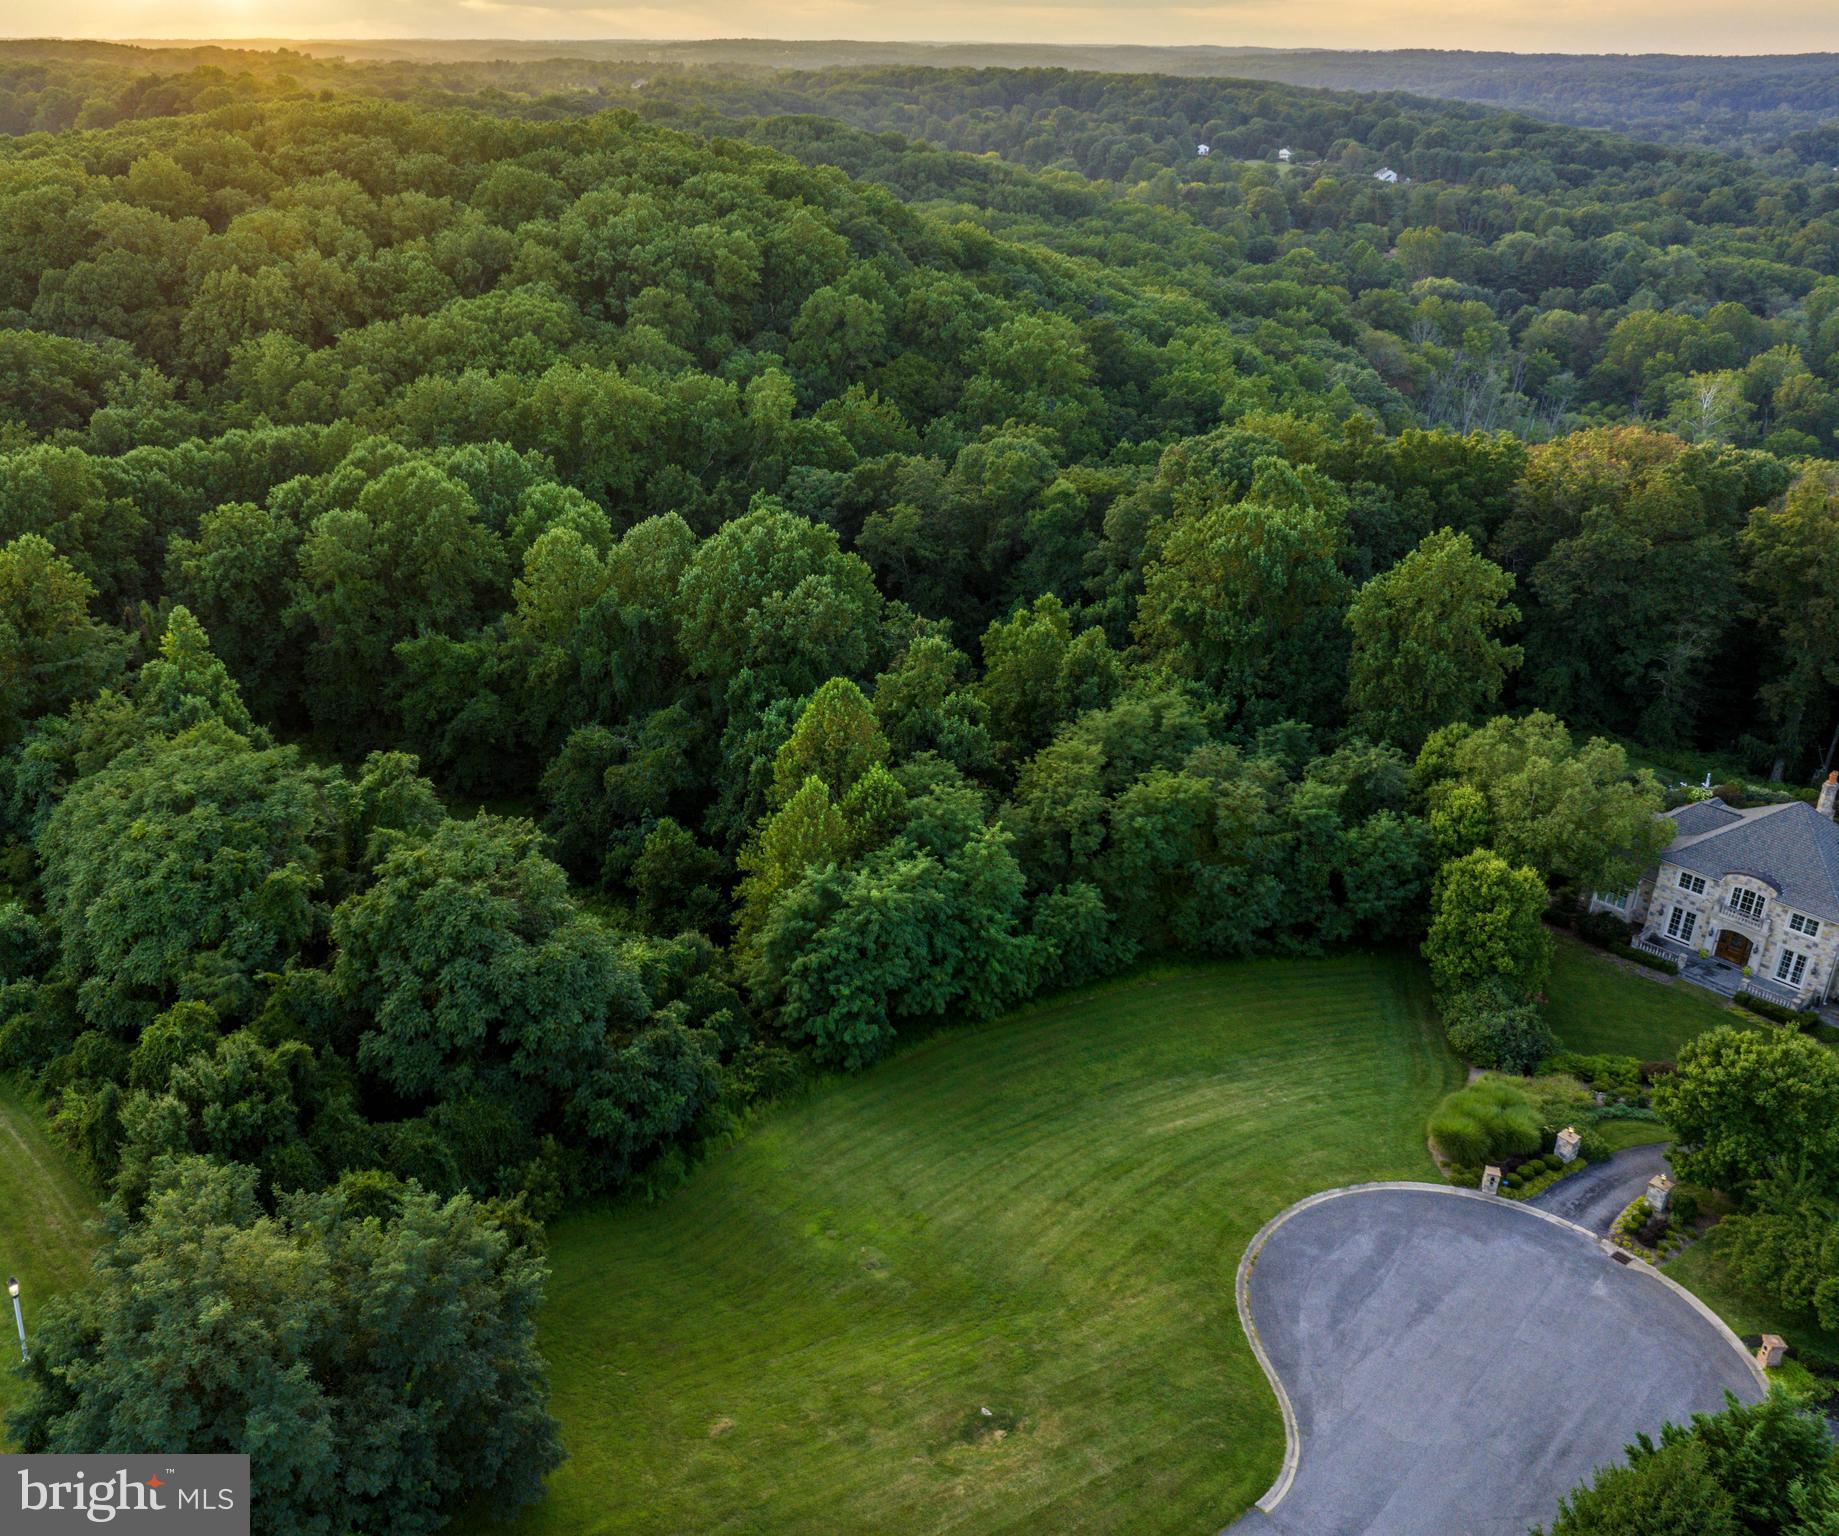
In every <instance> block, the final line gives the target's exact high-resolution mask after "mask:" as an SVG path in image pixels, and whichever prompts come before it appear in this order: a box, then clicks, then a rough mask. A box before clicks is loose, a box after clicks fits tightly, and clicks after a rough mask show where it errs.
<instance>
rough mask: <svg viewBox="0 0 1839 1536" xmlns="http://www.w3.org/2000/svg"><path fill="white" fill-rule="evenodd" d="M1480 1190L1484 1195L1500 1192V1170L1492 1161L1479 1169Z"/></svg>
mask: <svg viewBox="0 0 1839 1536" xmlns="http://www.w3.org/2000/svg"><path fill="white" fill-rule="evenodd" d="M1481 1192H1482V1193H1483V1194H1484V1195H1498V1194H1499V1193H1500V1192H1501V1171H1500V1169H1498V1168H1496V1167H1495V1166H1494V1164H1492V1163H1489V1164H1488V1166H1487V1167H1486V1168H1484V1169H1482V1171H1481Z"/></svg>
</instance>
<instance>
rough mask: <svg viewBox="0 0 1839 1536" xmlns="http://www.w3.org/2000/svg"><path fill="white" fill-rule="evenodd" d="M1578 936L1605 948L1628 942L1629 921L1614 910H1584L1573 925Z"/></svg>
mask: <svg viewBox="0 0 1839 1536" xmlns="http://www.w3.org/2000/svg"><path fill="white" fill-rule="evenodd" d="M1572 929H1573V931H1574V932H1575V933H1576V934H1577V936H1578V938H1580V939H1583V940H1584V941H1585V942H1587V943H1590V944H1596V945H1598V946H1600V947H1602V948H1604V949H1613V948H1616V947H1617V946H1619V945H1623V944H1626V943H1627V942H1628V923H1627V922H1626V920H1624V919H1623V918H1619V917H1617V916H1616V915H1615V914H1614V913H1613V912H1584V913H1581V914H1580V915H1579V916H1578V919H1577V921H1576V922H1575V923H1574V924H1573V925H1572Z"/></svg>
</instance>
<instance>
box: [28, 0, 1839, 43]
mask: <svg viewBox="0 0 1839 1536" xmlns="http://www.w3.org/2000/svg"><path fill="white" fill-rule="evenodd" d="M0 28H4V30H5V31H6V32H7V33H9V34H11V35H13V36H48V35H51V36H63V37H80V36H89V37H185V38H198V37H224V38H235V37H269V38H274V37H298V38H316V39H323V38H336V37H354V38H360V37H361V38H383V37H502V38H512V37H524V38H697V37H779V38H793V39H797V38H860V39H864V40H870V41H894V40H900V39H911V40H914V41H923V42H967V41H989V42H1032V43H1152V44H1182V43H1214V44H1228V45H1231V44H1252V45H1262V46H1272V47H1318V48H1509V49H1518V50H1522V51H1556V52H1565V53H1597V52H1617V53H1619V52H1693V53H1779V52H1809V51H1823V50H1828V49H1839V6H1835V4H1834V0H1765V3H1761V4H1757V5H1750V6H1742V5H1733V4H1731V3H1730V0H1610V3H1607V4H1605V3H1604V0H1469V3H1466V4H1463V3H1457V0H1218V3H1210V4H1201V3H1185V4H1169V3H1161V0H1074V3H1070V4H1047V3H1042V0H976V3H970V0H947V3H942V4H908V5H898V4H881V3H874V0H689V3H687V4H684V5H671V4H668V3H664V4H660V3H652V4H638V5H623V4H616V3H615V4H609V3H606V0H369V3H364V0H151V3H147V0H12V3H11V4H9V5H8V6H7V14H6V19H5V21H4V22H0Z"/></svg>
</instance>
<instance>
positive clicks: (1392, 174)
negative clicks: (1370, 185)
mask: <svg viewBox="0 0 1839 1536" xmlns="http://www.w3.org/2000/svg"><path fill="white" fill-rule="evenodd" d="M1373 180H1375V181H1383V182H1384V183H1385V184H1386V185H1387V186H1392V185H1393V184H1394V183H1395V182H1397V180H1398V172H1397V171H1395V170H1393V169H1392V167H1391V166H1389V165H1388V166H1385V167H1383V168H1382V169H1380V170H1377V171H1375V172H1373Z"/></svg>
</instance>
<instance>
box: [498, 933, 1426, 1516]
mask: <svg viewBox="0 0 1839 1536" xmlns="http://www.w3.org/2000/svg"><path fill="white" fill-rule="evenodd" d="M1459 1077H1460V1069H1459V1067H1458V1066H1457V1064H1456V1063H1455V1062H1454V1061H1453V1060H1452V1059H1451V1058H1450V1056H1449V1055H1448V1053H1447V1051H1446V1050H1445V1049H1444V1047H1443V1044H1442V1041H1441V1037H1440V1034H1439V1033H1438V1031H1437V1030H1436V1028H1435V1025H1434V1021H1433V1020H1432V1019H1431V1017H1430V1013H1429V1008H1428V996H1427V987H1426V985H1425V982H1424V977H1423V974H1422V970H1421V967H1419V966H1418V965H1417V964H1416V963H1415V961H1413V960H1410V959H1408V958H1405V957H1401V956H1394V955H1384V954H1381V955H1345V956H1339V957H1335V958H1332V959H1324V960H1284V961H1251V962H1242V963H1234V964H1221V965H1206V966H1194V967H1188V968H1162V969H1158V970H1153V971H1146V972H1143V973H1141V974H1139V975H1136V976H1133V977H1130V978H1126V979H1123V980H1115V981H1111V982H1107V983H1104V984H1101V985H1099V986H1096V987H1093V988H1090V989H1086V990H1085V991H1082V992H1079V993H1075V994H1072V995H1070V996H1066V997H1062V998H1056V999H1053V1000H1050V1001H1049V1002H1046V1003H1043V1004H1039V1005H1036V1006H1034V1007H1031V1008H1028V1009H1025V1010H1023V1011H1021V1012H1019V1013H1018V1014H1016V1015H1014V1016H1012V1017H1011V1018H1009V1019H1006V1020H1002V1021H999V1022H997V1023H994V1024H989V1025H982V1026H977V1027H974V1028H969V1029H962V1030H957V1031H948V1032H944V1033H941V1034H940V1035H938V1036H936V1037H934V1038H932V1039H929V1040H927V1041H925V1042H923V1043H921V1044H920V1045H918V1046H917V1047H915V1048H914V1049H913V1050H911V1051H909V1052H907V1053H906V1054H904V1055H902V1056H901V1057H899V1058H897V1059H896V1060H893V1061H890V1062H887V1063H885V1064H883V1065H882V1066H881V1067H879V1068H877V1069H876V1070H874V1071H872V1072H870V1073H867V1074H864V1075H863V1076H861V1077H858V1078H855V1079H851V1080H847V1081H837V1082H834V1083H830V1084H826V1085H823V1086H822V1087H820V1088H818V1089H817V1090H815V1091H814V1092H813V1093H811V1094H810V1095H809V1096H808V1097H806V1098H804V1099H802V1100H800V1101H799V1102H798V1103H796V1104H793V1105H789V1106H786V1107H785V1108H784V1109H782V1110H780V1111H778V1112H777V1113H775V1114H773V1115H771V1116H769V1117H768V1118H767V1119H766V1120H765V1121H764V1122H762V1124H761V1125H759V1126H758V1127H756V1128H755V1129H754V1130H753V1131H752V1132H751V1133H750V1134H749V1135H748V1136H746V1137H744V1138H742V1139H741V1140H740V1141H739V1142H738V1143H737V1144H736V1145H734V1146H733V1147H731V1148H729V1149H727V1150H726V1151H724V1152H723V1153H722V1154H721V1155H720V1156H719V1157H717V1158H715V1159H713V1160H712V1161H711V1162H710V1163H708V1164H707V1165H705V1166H704V1167H703V1168H701V1169H699V1170H698V1172H697V1173H696V1174H695V1175H694V1176H693V1177H692V1178H691V1179H690V1181H689V1182H688V1183H687V1184H686V1185H685V1187H684V1188H683V1189H682V1190H680V1191H679V1192H678V1193H677V1194H676V1195H675V1196H673V1197H672V1198H671V1199H670V1200H669V1201H667V1202H665V1203H663V1204H661V1205H659V1206H655V1207H633V1208H629V1209H618V1210H611V1211H608V1210H603V1211H598V1212H592V1213H583V1214H579V1215H576V1216H572V1217H568V1218H565V1219H563V1220H562V1221H560V1222H558V1223H557V1224H556V1225H555V1227H554V1229H553V1231H552V1234H551V1257H552V1262H553V1264H554V1266H555V1269H556V1282H555V1283H554V1285H553V1286H552V1289H551V1302H550V1305H549V1307H548V1308H547V1309H546V1311H545V1314H544V1317H543V1322H542V1329H543V1338H544V1343H545V1347H546V1349H547V1350H548V1352H549V1355H550V1360H551V1370H552V1377H553V1382H554V1388H555V1391H554V1407H555V1410H556V1411H557V1413H558V1414H559V1416H560V1417H561V1419H562V1421H563V1426H564V1435H565V1439H566V1440H567V1443H568V1445H569V1448H570V1451H571V1455H572V1459H571V1461H570V1463H569V1464H568V1465H567V1466H566V1467H564V1468H563V1469H562V1471H561V1472H560V1473H558V1474H557V1476H556V1477H555V1478H554V1479H553V1481H552V1485H551V1492H550V1495H549V1497H548V1498H547V1499H546V1500H545V1501H544V1503H543V1504H542V1505H540V1506H538V1507H537V1508H536V1509H534V1510H532V1511H530V1512H528V1513H527V1514H526V1515H525V1516H524V1517H523V1518H522V1519H521V1520H520V1521H519V1522H517V1529H518V1531H519V1532H520V1533H523V1532H529V1533H537V1532H543V1533H547V1532H569V1533H571V1536H573V1533H576V1532H584V1533H597V1532H607V1533H611V1532H659V1533H663V1532H675V1531H696V1532H699V1533H700V1532H710V1533H742V1532H745V1533H754V1532H762V1533H764V1532H775V1533H778V1532H788V1533H798V1532H811V1533H818V1532H822V1533H825V1536H830V1533H834V1532H837V1531H857V1530H899V1531H903V1532H908V1531H912V1532H947V1531H950V1532H958V1531H962V1532H972V1531H975V1532H979V1533H983V1532H992V1531H996V1532H1009V1531H1014V1532H1034V1531H1040V1530H1054V1531H1057V1532H1058V1531H1117V1532H1124V1531H1129V1532H1132V1533H1136V1532H1156V1531H1170V1532H1178V1531H1179V1532H1186V1531H1195V1532H1199V1531H1211V1530H1217V1529H1219V1527H1220V1526H1221V1525H1223V1524H1225V1523H1226V1521H1227V1520H1229V1519H1230V1518H1232V1517H1233V1516H1234V1515H1235V1514H1237V1513H1238V1512H1239V1511H1240V1510H1241V1509H1243V1508H1244V1507H1245V1506H1246V1505H1247V1504H1249V1502H1250V1501H1251V1499H1253V1498H1255V1497H1256V1496H1257V1495H1258V1494H1259V1493H1260V1492H1262V1491H1263V1488H1264V1487H1265V1485H1266V1484H1267V1483H1268V1481H1269V1478H1270V1476H1271V1475H1272V1473H1273V1471H1274V1469H1275V1467H1276V1465H1277V1460H1278V1457H1279V1455H1280V1454H1281V1438H1282V1437H1281V1428H1280V1426H1279V1423H1278V1419H1277V1414H1276V1410H1275V1405H1274V1404H1273V1403H1272V1402H1271V1400H1270V1396H1269V1389H1268V1387H1267V1386H1266V1384H1265V1382H1264V1380H1263V1377H1262V1376H1261V1374H1260V1373H1259V1372H1258V1369H1257V1366H1256V1364H1255V1363H1254V1362H1253V1360H1252V1357H1251V1354H1250V1351H1249V1349H1247V1348H1246V1346H1245V1344H1244V1341H1243V1339H1242V1338H1241V1337H1240V1335H1239V1332H1238V1327H1237V1323H1236V1321H1235V1318H1234V1313H1233V1307H1232V1298H1231V1270H1232V1265H1233V1264H1234V1263H1235V1262H1236V1260H1237V1255H1238V1253H1239V1251H1240V1250H1241V1248H1242V1247H1243V1245H1244V1243H1245V1242H1246V1241H1247V1240H1248V1239H1249V1237H1250V1236H1251V1234H1252V1233H1253V1232H1254V1231H1255V1230H1256V1229H1257V1228H1258V1226H1259V1225H1260V1224H1261V1223H1262V1222H1263V1221H1264V1220H1265V1219H1266V1218H1267V1217H1268V1216H1270V1215H1271V1214H1272V1213H1274V1212H1275V1211H1277V1210H1280V1209H1282V1208H1283V1207H1284V1206H1285V1205H1287V1204H1289V1203H1290V1202H1291V1201H1293V1200H1295V1199H1298V1198H1300V1197H1301V1196H1303V1195H1305V1194H1308V1193H1310V1192H1311V1191H1313V1190H1314V1189H1317V1188H1320V1187H1322V1186H1324V1185H1327V1184H1333V1183H1342V1182H1349V1181H1352V1180H1355V1179H1362V1178H1380V1177H1400V1176H1422V1175H1424V1174H1426V1173H1427V1172H1428V1171H1429V1165H1428V1160H1427V1158H1426V1156H1425V1153H1424V1148H1423V1120H1424V1116H1425V1114H1426V1112H1427V1111H1428V1109H1429V1107H1430V1105H1431V1104H1432V1103H1434V1102H1435V1100H1436V1099H1437V1097H1438V1096H1440V1095H1441V1094H1442V1093H1443V1092H1445V1091H1447V1090H1448V1088H1449V1087H1451V1086H1452V1085H1453V1084H1454V1083H1455V1082H1456V1081H1458V1080H1459ZM984 1407H989V1408H991V1409H992V1413H991V1415H990V1416H989V1417H988V1418H986V1417H985V1416H984V1415H983V1413H982V1409H983V1408H984Z"/></svg>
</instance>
